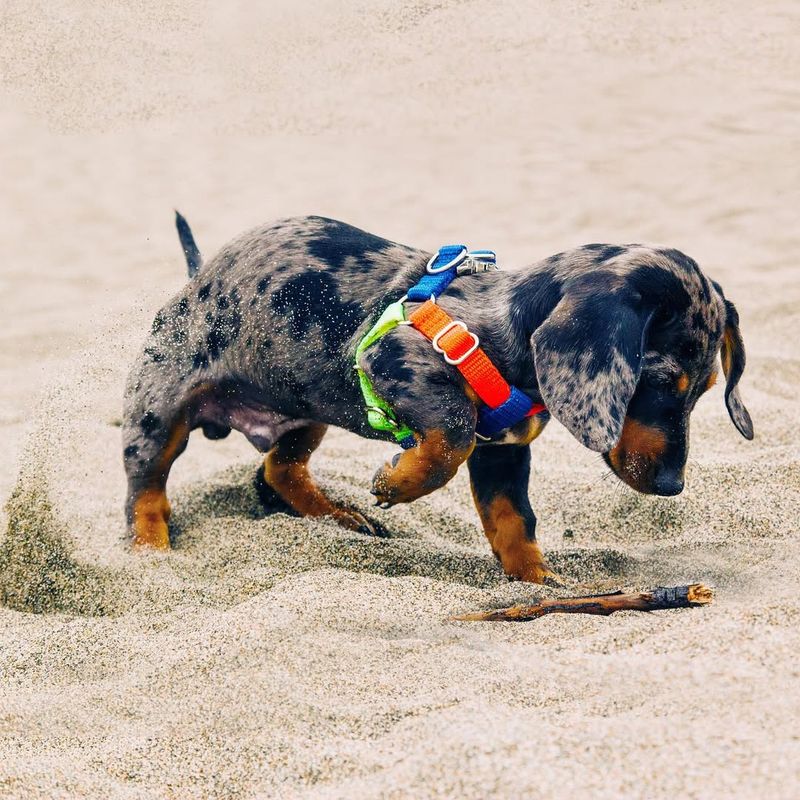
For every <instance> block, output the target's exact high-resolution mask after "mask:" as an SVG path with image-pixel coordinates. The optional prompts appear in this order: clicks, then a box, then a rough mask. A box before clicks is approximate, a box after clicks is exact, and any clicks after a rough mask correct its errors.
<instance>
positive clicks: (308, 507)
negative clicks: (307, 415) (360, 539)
mask: <svg viewBox="0 0 800 800" xmlns="http://www.w3.org/2000/svg"><path fill="white" fill-rule="evenodd" d="M327 430H328V426H327V425H323V424H321V423H312V424H311V425H307V426H305V427H303V428H298V429H297V430H293V431H289V432H288V433H286V434H284V435H283V436H282V437H281V438H280V439H279V440H278V443H277V444H276V445H275V447H273V448H272V450H270V451H269V453H268V454H267V457H266V458H265V459H264V480H265V481H266V482H267V483H268V484H269V485H270V486H271V487H272V488H273V489H274V490H275V491H276V492H277V493H278V494H279V495H280V496H281V498H283V500H284V501H285V502H287V503H288V504H289V505H290V506H291V507H292V508H293V509H294V510H295V511H296V512H297V513H298V514H302V515H303V516H306V517H333V518H334V519H335V520H336V521H337V522H338V523H339V524H340V525H341V526H342V527H344V528H348V529H350V530H353V531H358V530H360V531H362V532H368V533H374V531H373V528H372V526H371V525H370V524H369V522H368V521H367V520H366V519H364V517H362V516H361V514H358V513H357V512H355V511H348V510H346V509H344V508H340V507H339V506H337V505H335V504H334V503H332V502H331V501H330V500H329V499H328V498H327V497H326V496H325V494H324V492H323V491H322V490H321V489H320V488H319V486H317V484H316V483H315V482H314V479H313V478H312V477H311V473H310V472H309V470H308V462H309V460H310V459H311V454H312V453H313V452H314V451H315V450H316V449H317V447H319V444H320V442H321V441H322V437H323V436H324V435H325V432H326V431H327Z"/></svg>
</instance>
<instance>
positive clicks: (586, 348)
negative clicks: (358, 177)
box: [123, 215, 753, 582]
mask: <svg viewBox="0 0 800 800" xmlns="http://www.w3.org/2000/svg"><path fill="white" fill-rule="evenodd" d="M178 229H179V234H180V237H181V242H182V244H183V248H184V253H185V254H186V257H187V262H188V264H189V274H190V278H191V280H190V281H189V282H188V283H187V284H186V286H185V287H184V288H183V289H182V290H181V291H180V292H179V293H178V294H177V295H176V296H175V297H174V298H173V299H172V300H171V301H170V302H169V303H168V304H167V305H166V306H165V307H164V308H163V309H162V310H161V311H160V312H159V313H158V314H157V315H156V317H155V320H154V322H153V325H152V330H151V332H150V335H149V337H148V339H147V341H146V343H145V345H144V348H143V350H142V352H141V354H140V356H139V358H138V360H137V362H136V364H135V366H134V368H133V370H132V372H131V374H130V378H129V381H128V384H127V389H126V398H125V412H124V424H123V439H124V442H123V446H124V461H125V469H126V472H127V477H128V498H127V507H126V512H127V518H128V522H129V524H130V525H131V527H132V533H133V541H134V543H135V544H136V545H147V546H151V547H156V548H168V547H169V544H170V541H169V533H168V526H167V522H168V519H169V513H170V508H169V503H168V502H167V496H166V484H167V477H168V475H169V471H170V467H171V466H172V464H173V462H174V461H175V459H176V458H177V457H178V456H179V455H180V454H181V453H182V452H183V450H184V448H185V447H186V444H187V442H188V439H189V433H190V432H191V431H192V430H193V429H195V428H202V430H203V432H204V433H205V435H206V436H208V437H209V438H212V439H215V438H221V437H223V436H225V435H227V434H228V433H229V432H230V431H231V429H234V430H237V431H240V432H241V433H243V434H244V435H245V436H246V437H247V439H248V440H249V441H250V442H251V443H252V444H253V445H254V446H255V447H256V448H257V449H258V450H259V451H260V452H262V453H265V454H266V457H265V460H264V464H263V468H262V469H260V470H259V473H260V474H259V481H260V482H261V485H262V488H263V489H266V488H267V487H270V488H271V489H272V490H274V492H276V493H277V494H278V495H279V496H280V498H282V499H283V500H284V501H285V502H286V503H287V504H288V505H289V506H291V508H292V509H294V510H295V511H296V512H297V513H299V514H301V515H309V516H330V517H333V518H334V519H335V520H337V521H338V522H339V524H341V525H343V526H345V527H347V528H350V529H353V530H360V531H364V532H370V531H371V530H372V528H371V526H370V523H369V522H368V521H367V520H366V519H365V518H364V517H363V516H362V515H361V514H359V513H357V512H356V511H353V510H351V509H345V508H340V507H338V506H336V505H335V504H334V503H332V502H331V501H330V500H329V499H328V498H327V497H326V496H325V494H324V493H323V492H322V491H321V490H320V489H319V487H318V486H317V485H316V484H315V483H314V480H313V478H312V477H311V475H310V473H309V470H308V462H309V459H310V457H311V454H312V453H313V451H314V450H315V449H316V448H317V447H318V446H319V444H320V442H321V441H322V437H323V436H324V435H325V431H326V429H327V426H328V425H336V426H338V427H340V428H345V429H346V430H349V431H352V432H353V433H356V434H358V435H359V436H364V437H369V438H391V437H390V435H388V434H386V433H380V432H376V431H375V430H373V428H372V427H370V425H369V424H368V422H367V418H366V415H365V409H364V399H363V397H362V394H361V391H360V388H359V383H358V377H357V374H356V372H355V371H354V369H353V366H354V357H355V355H354V354H355V349H356V346H357V345H358V343H359V342H360V340H361V339H362V337H364V335H365V333H366V332H367V331H368V330H369V329H370V328H371V326H372V325H373V324H374V323H375V321H376V319H378V317H380V315H381V312H382V311H383V310H384V308H385V307H386V306H387V304H389V303H392V302H395V301H398V300H400V299H401V298H402V297H403V296H404V295H405V294H406V292H407V290H408V289H409V287H410V286H412V285H413V284H415V283H416V282H417V281H418V280H419V279H420V278H421V276H423V275H424V274H425V271H426V264H427V263H428V261H429V259H430V258H431V254H430V253H426V252H423V251H421V250H417V249H415V248H412V247H406V246H404V245H400V244H396V243H394V242H390V241H387V240H386V239H382V238H380V237H378V236H374V235H372V234H369V233H366V232H365V231H362V230H359V229H357V228H354V227H351V226H350V225H346V224H344V223H342V222H336V221H334V220H330V219H324V218H321V217H302V218H296V219H285V220H281V221H279V222H275V223H273V224H270V225H264V226H262V227H259V228H256V229H254V230H251V231H249V232H247V233H244V234H243V235H241V236H240V237H239V238H237V239H235V240H233V241H232V242H231V243H229V244H228V245H226V246H225V247H224V248H223V249H222V250H221V252H220V253H218V254H217V255H216V256H215V257H214V258H213V259H212V260H211V261H210V262H208V263H207V264H205V265H203V264H202V263H201V259H200V254H199V251H198V250H197V247H196V245H195V243H194V240H193V238H192V235H191V231H190V230H189V227H188V225H187V224H186V222H185V220H183V218H181V217H180V215H179V216H178ZM437 302H438V305H439V306H440V307H441V308H442V309H444V310H445V311H447V312H448V313H449V314H450V315H451V316H452V317H453V318H455V319H457V320H460V321H463V322H464V323H465V324H466V326H467V327H468V329H469V331H470V332H472V333H474V334H475V335H477V336H478V337H479V339H480V343H481V347H482V348H483V350H484V351H485V353H486V354H487V355H488V357H489V358H490V359H491V361H492V362H493V363H494V365H495V366H496V367H497V368H498V369H499V371H500V373H501V374H502V375H503V377H504V378H505V379H506V380H507V381H508V382H509V383H511V384H513V385H515V386H516V387H519V389H521V390H522V391H523V392H524V393H525V394H527V395H528V397H529V398H531V399H532V400H533V401H534V402H535V403H541V404H543V405H544V406H546V409H547V410H546V411H543V412H542V413H539V414H537V415H536V416H532V417H528V418H525V419H523V420H522V421H521V422H518V423H516V424H514V425H513V426H512V427H511V428H510V429H508V430H505V431H502V432H501V433H500V434H498V435H496V436H494V437H493V438H492V439H491V440H489V441H483V440H476V431H475V429H476V421H477V419H478V413H479V407H480V402H479V400H478V397H477V395H476V393H475V392H474V391H472V389H471V387H470V386H469V385H468V384H467V383H465V380H464V378H463V377H462V375H461V373H460V372H459V371H458V369H456V367H455V366H452V365H451V364H449V363H446V361H445V360H444V359H443V358H442V357H441V355H440V354H439V353H438V352H436V351H435V350H434V349H433V348H432V347H431V342H430V341H428V340H427V339H426V338H425V337H424V336H422V335H421V334H420V333H419V332H418V331H416V330H414V329H413V328H411V327H409V326H406V325H399V326H397V327H395V328H393V329H392V330H391V331H389V332H388V333H387V334H386V335H385V336H383V337H382V338H381V339H380V340H379V341H377V342H376V343H375V344H374V345H372V346H371V347H369V348H367V349H366V351H365V352H363V354H362V355H361V357H360V361H359V366H360V367H361V369H363V370H364V372H365V374H366V375H368V376H369V379H370V380H371V382H372V386H373V387H374V390H375V391H376V392H377V394H378V395H380V397H381V398H383V399H384V400H385V401H386V403H387V404H388V405H389V406H390V407H391V408H392V410H393V411H394V413H395V414H396V416H397V418H398V419H401V420H402V421H403V423H405V424H406V425H407V426H408V427H409V428H410V429H411V430H412V431H413V432H414V439H415V445H416V446H414V447H411V448H409V449H406V450H404V451H403V452H402V453H399V454H398V455H396V456H395V457H394V458H393V459H392V461H391V463H386V464H384V465H383V466H382V467H381V468H380V469H379V470H378V472H377V473H376V475H375V477H374V479H373V489H372V491H373V494H374V495H375V496H376V501H377V504H378V505H381V506H383V507H388V506H391V505H394V504H396V503H409V502H411V501H412V500H416V499H417V498H418V497H422V496H423V495H426V494H429V493H430V492H433V491H434V490H435V489H438V488H439V487H441V486H443V485H444V484H445V483H447V482H448V481H449V480H450V479H451V478H452V477H453V475H455V473H456V471H457V470H458V468H459V466H460V465H461V464H462V463H463V462H465V461H466V462H467V466H468V469H469V474H470V480H471V484H472V492H473V496H474V499H475V504H476V506H477V509H478V513H479V516H480V519H481V521H482V524H483V527H484V530H485V532H486V536H487V537H488V539H489V542H490V544H491V547H492V550H493V551H494V553H495V555H496V556H497V557H498V558H499V560H500V562H501V563H502V566H503V568H504V570H505V572H506V573H507V574H508V575H509V576H512V577H514V578H518V579H522V580H525V581H533V582H543V581H545V580H547V579H549V578H551V577H553V578H554V577H555V576H553V575H552V573H551V572H550V570H549V569H548V567H547V564H546V562H545V560H544V557H543V555H542V552H541V550H540V549H539V546H538V544H537V542H536V536H535V528H536V517H535V516H534V514H533V511H532V509H531V506H530V503H529V500H528V477H529V470H530V448H529V445H530V443H531V442H532V441H533V439H535V438H536V437H537V436H538V435H539V434H540V433H541V431H542V429H543V428H544V427H545V425H546V424H547V422H548V421H549V419H550V416H551V415H552V416H553V417H555V418H556V419H557V420H558V421H559V422H560V423H561V424H562V425H564V426H565V427H566V428H567V429H568V430H569V431H570V433H572V435H573V436H575V438H576V439H578V441H579V442H581V443H582V444H584V445H585V446H586V447H588V448H590V449H591V450H594V451H597V452H599V453H602V454H603V457H604V459H605V461H606V462H607V464H608V465H609V467H610V468H611V469H612V470H613V472H614V473H615V474H616V475H617V476H618V477H619V478H620V479H621V480H623V481H624V482H625V483H627V484H628V485H629V486H631V487H633V488H634V489H636V490H637V491H639V492H644V493H647V494H658V495H675V494H678V493H679V492H680V491H681V490H682V489H683V483H684V471H685V466H686V458H687V449H688V436H689V415H690V413H691V412H692V410H693V408H694V406H695V404H696V403H697V400H698V398H699V397H700V395H702V394H703V392H705V391H706V390H707V389H708V388H709V387H710V386H711V385H712V384H713V383H714V381H715V379H716V375H717V372H716V367H715V362H716V358H717V353H719V352H721V361H722V369H723V372H724V374H725V380H726V388H725V402H726V404H727V407H728V412H729V414H730V417H731V420H732V421H733V424H734V425H735V426H736V428H737V429H738V430H739V432H740V433H741V434H742V435H743V436H744V437H745V438H747V439H751V438H752V436H753V426H752V423H751V420H750V415H749V414H748V412H747V410H746V409H745V407H744V405H743V404H742V401H741V399H740V397H739V392H738V388H737V384H738V382H739V379H740V377H741V375H742V371H743V369H744V365H745V353H744V346H743V343H742V337H741V334H740V332H739V318H738V315H737V313H736V309H735V308H734V306H733V304H732V303H731V302H730V301H729V300H727V299H726V298H725V296H724V294H723V292H722V288H721V287H720V286H719V284H717V283H715V282H713V281H711V280H709V279H708V278H707V277H706V276H705V275H704V274H703V273H702V272H701V271H700V268H699V267H698V265H697V264H696V263H695V262H694V261H693V260H692V259H691V258H689V257H688V256H685V255H684V254H683V253H681V252H679V251H677V250H672V249H667V248H654V247H646V246H643V245H638V244H631V245H622V246H616V245H605V244H590V245H586V246H584V247H579V248H577V249H575V250H569V251H567V252H564V253H559V254H558V255H554V256H551V257H550V258H547V259H545V260H544V261H541V262H539V263H537V264H534V265H533V266H530V267H527V268H525V269H522V270H519V271H514V272H496V271H491V272H489V271H486V272H477V273H475V274H469V275H464V276H461V277H459V278H457V279H456V280H455V281H453V283H452V284H451V285H450V286H449V287H448V288H447V289H446V290H445V291H444V292H443V294H442V295H441V296H440V297H439V299H438V301H437ZM407 306H408V308H409V311H413V309H414V308H416V307H418V304H414V303H411V302H408V303H407Z"/></svg>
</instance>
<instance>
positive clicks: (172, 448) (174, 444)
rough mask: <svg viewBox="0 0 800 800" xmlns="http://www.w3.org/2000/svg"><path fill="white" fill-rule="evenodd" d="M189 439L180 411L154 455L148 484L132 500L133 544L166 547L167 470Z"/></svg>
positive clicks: (168, 544)
mask: <svg viewBox="0 0 800 800" xmlns="http://www.w3.org/2000/svg"><path fill="white" fill-rule="evenodd" d="M188 440H189V421H188V418H187V416H186V414H185V413H184V414H183V415H182V416H181V418H180V419H179V420H178V421H177V422H176V423H175V425H174V426H173V428H172V430H171V431H170V434H169V438H168V439H167V442H166V444H165V445H164V449H163V450H162V451H161V454H160V455H159V457H158V460H157V462H156V465H155V470H154V472H153V474H152V476H151V477H150V485H149V486H148V487H147V488H146V489H143V490H142V491H141V492H139V494H138V495H137V497H136V499H135V500H134V501H133V523H132V527H133V544H134V546H135V547H155V548H156V549H159V550H169V547H170V543H169V527H168V525H167V523H168V521H169V517H170V513H171V509H170V505H169V501H168V500H167V494H166V486H167V477H168V476H169V471H170V469H171V467H172V464H173V463H174V461H175V459H176V458H177V457H178V456H179V455H180V454H181V452H183V449H184V448H185V447H186V442H187V441H188Z"/></svg>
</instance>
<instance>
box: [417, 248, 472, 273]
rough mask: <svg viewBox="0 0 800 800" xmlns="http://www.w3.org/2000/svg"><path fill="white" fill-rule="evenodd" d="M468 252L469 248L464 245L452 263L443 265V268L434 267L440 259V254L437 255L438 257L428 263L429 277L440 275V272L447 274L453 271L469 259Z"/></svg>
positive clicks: (426, 269) (433, 257)
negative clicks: (450, 270)
mask: <svg viewBox="0 0 800 800" xmlns="http://www.w3.org/2000/svg"><path fill="white" fill-rule="evenodd" d="M467 252H468V251H467V248H466V247H464V246H463V245H462V246H461V252H460V253H459V254H458V255H457V256H455V257H454V258H452V259H450V261H447V262H446V263H444V264H442V266H441V267H434V266H433V265H434V264H435V263H436V259H437V258H439V253H436V255H434V256H432V257H431V259H430V261H428V264H427V266H426V267H425V272H427V273H428V275H438V274H439V273H440V272H447V270H449V269H453V268H454V267H457V266H458V265H459V264H461V262H462V261H464V259H465V258H466V257H467Z"/></svg>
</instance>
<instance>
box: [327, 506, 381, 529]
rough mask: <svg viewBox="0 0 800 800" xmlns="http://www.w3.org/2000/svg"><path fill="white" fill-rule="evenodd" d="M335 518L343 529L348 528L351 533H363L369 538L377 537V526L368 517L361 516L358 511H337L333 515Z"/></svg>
mask: <svg viewBox="0 0 800 800" xmlns="http://www.w3.org/2000/svg"><path fill="white" fill-rule="evenodd" d="M333 518H334V519H335V520H336V522H337V523H338V524H339V525H341V526H342V527H343V528H347V530H349V531H356V532H357V533H363V534H366V535H367V536H375V535H377V531H376V530H375V526H374V525H373V524H372V523H371V522H370V521H369V520H368V519H367V518H366V517H363V516H362V515H361V514H359V513H358V511H350V510H347V511H345V510H344V509H342V510H340V511H337V512H336V513H335V514H334V515H333Z"/></svg>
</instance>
